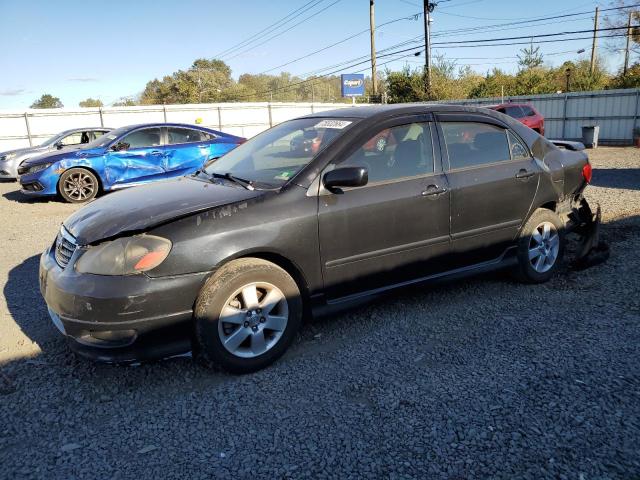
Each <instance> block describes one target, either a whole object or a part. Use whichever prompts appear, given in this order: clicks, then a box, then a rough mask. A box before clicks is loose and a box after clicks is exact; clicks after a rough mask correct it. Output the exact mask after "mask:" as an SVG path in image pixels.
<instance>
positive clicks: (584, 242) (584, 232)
mask: <svg viewBox="0 0 640 480" xmlns="http://www.w3.org/2000/svg"><path fill="white" fill-rule="evenodd" d="M600 221H601V210H600V204H596V211H595V213H594V212H593V210H592V209H591V206H590V205H589V203H588V202H587V200H586V199H585V198H581V199H580V200H579V202H577V204H576V206H575V207H574V208H572V209H571V212H570V213H569V214H568V216H567V230H568V231H569V232H571V233H575V234H578V235H579V236H580V246H579V248H578V252H577V254H576V259H575V262H583V261H585V260H586V258H587V257H588V256H589V254H590V253H592V252H593V251H594V250H595V249H597V248H599V245H600Z"/></svg>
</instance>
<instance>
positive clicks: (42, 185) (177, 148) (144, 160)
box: [18, 126, 244, 196]
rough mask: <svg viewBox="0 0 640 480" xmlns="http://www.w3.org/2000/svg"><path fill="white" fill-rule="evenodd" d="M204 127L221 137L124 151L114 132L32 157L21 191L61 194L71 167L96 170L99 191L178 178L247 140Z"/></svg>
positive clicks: (25, 165)
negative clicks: (95, 143)
mask: <svg viewBox="0 0 640 480" xmlns="http://www.w3.org/2000/svg"><path fill="white" fill-rule="evenodd" d="M192 128H193V127H192ZM136 129H138V130H139V129H140V126H136V127H131V129H130V130H125V129H124V128H123V129H118V130H121V131H122V132H123V133H122V135H121V137H126V135H127V134H128V133H130V132H131V131H135V130H136ZM118 130H116V131H113V132H112V133H116V132H118ZM200 130H202V131H205V132H208V133H214V134H215V135H216V136H215V138H212V139H211V140H208V141H201V142H194V143H188V144H164V145H157V146H151V147H145V148H131V149H125V150H118V149H117V148H113V146H114V145H115V144H117V143H118V141H119V138H117V137H116V136H113V137H112V142H111V143H109V144H105V145H101V146H100V147H91V146H89V147H83V148H78V149H76V150H71V151H69V150H67V151H64V152H59V153H51V154H45V155H41V156H38V157H35V158H32V159H30V160H27V161H26V162H24V163H23V164H22V165H21V166H20V168H19V170H18V175H19V181H20V184H21V187H22V190H21V191H22V193H23V194H26V195H29V196H53V195H57V194H59V193H60V191H59V188H60V187H59V183H60V177H61V176H62V174H63V173H64V172H65V171H67V170H69V169H71V168H84V169H86V170H89V171H90V172H92V173H93V174H94V175H95V176H96V177H97V179H98V181H99V184H100V185H99V189H101V190H102V191H105V192H106V191H110V190H115V189H118V188H123V187H128V186H134V185H139V184H144V183H150V182H153V181H157V180H164V179H169V178H174V177H178V176H182V175H186V174H189V173H192V172H194V171H196V170H198V169H199V168H202V166H203V164H204V163H206V161H207V160H209V159H212V158H216V157H219V156H222V155H224V154H225V153H227V152H228V151H229V150H232V149H233V148H235V147H236V146H237V145H238V144H240V143H242V142H243V141H244V139H243V138H241V137H235V136H232V135H227V134H223V133H222V132H215V131H212V130H205V129H200ZM106 137H107V136H105V138H106Z"/></svg>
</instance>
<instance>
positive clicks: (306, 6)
mask: <svg viewBox="0 0 640 480" xmlns="http://www.w3.org/2000/svg"><path fill="white" fill-rule="evenodd" d="M323 1H324V0H311V1H310V2H307V3H305V4H304V5H302V6H301V7H299V8H297V9H295V10H293V11H292V12H290V13H288V14H287V15H285V16H284V17H282V18H281V19H280V20H278V21H277V22H274V23H272V24H271V25H268V26H267V27H265V28H263V29H262V30H260V31H259V32H256V33H254V34H253V35H251V36H250V37H248V38H245V39H244V40H242V41H241V42H238V43H236V44H235V45H232V46H231V47H229V48H227V49H226V50H223V51H222V52H220V53H217V54H216V55H214V58H220V57H222V56H224V55H226V54H227V53H229V52H231V51H232V50H236V49H238V48H242V47H244V46H245V45H247V44H248V43H253V42H252V40H253V39H255V38H256V37H258V36H260V35H261V34H263V33H266V32H268V30H275V29H277V28H279V27H281V26H282V25H281V24H282V23H283V22H284V23H287V22H288V21H290V20H287V19H288V18H289V17H291V16H292V15H295V14H296V13H298V12H300V11H301V10H309V9H311V8H313V7H315V6H316V5H318V4H319V3H321V2H323ZM312 3H313V4H314V5H311V4H312ZM309 5H311V6H309ZM302 13H303V12H300V13H298V15H301V14H302ZM298 15H295V16H298ZM295 16H294V18H295ZM285 20H286V21H285Z"/></svg>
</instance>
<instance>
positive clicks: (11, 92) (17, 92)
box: [0, 88, 26, 97]
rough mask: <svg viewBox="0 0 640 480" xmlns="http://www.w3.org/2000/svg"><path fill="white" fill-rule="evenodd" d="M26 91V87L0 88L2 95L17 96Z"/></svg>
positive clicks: (0, 94) (0, 95)
mask: <svg viewBox="0 0 640 480" xmlns="http://www.w3.org/2000/svg"><path fill="white" fill-rule="evenodd" d="M25 92H26V90H25V89H24V88H14V89H7V90H0V97H15V96H18V95H22V94H23V93H25Z"/></svg>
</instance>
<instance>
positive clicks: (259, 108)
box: [0, 103, 351, 151]
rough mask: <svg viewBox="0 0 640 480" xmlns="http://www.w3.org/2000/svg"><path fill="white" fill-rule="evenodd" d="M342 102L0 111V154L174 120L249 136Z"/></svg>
mask: <svg viewBox="0 0 640 480" xmlns="http://www.w3.org/2000/svg"><path fill="white" fill-rule="evenodd" d="M349 107H351V105H350V104H346V103H220V104H189V105H152V106H135V107H103V108H53V109H30V110H27V111H15V110H0V151H3V150H9V149H12V148H20V147H28V146H30V145H38V144H40V143H42V142H43V141H44V140H46V139H47V138H49V137H51V136H53V135H55V134H56V133H59V132H61V131H63V130H67V129H70V128H78V127H101V126H104V127H113V128H117V127H121V126H124V125H132V124H137V123H150V122H178V123H188V124H195V123H196V119H201V123H200V125H202V126H206V127H209V128H213V129H215V130H221V131H223V132H225V133H230V134H233V135H240V136H242V137H252V136H254V135H256V134H258V133H260V132H261V131H263V130H266V129H267V128H269V127H270V126H273V125H276V124H278V123H280V122H283V121H285V120H289V119H291V118H295V117H299V116H302V115H308V114H310V113H315V112H322V111H325V110H332V109H335V108H349Z"/></svg>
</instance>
